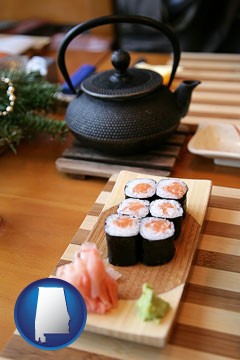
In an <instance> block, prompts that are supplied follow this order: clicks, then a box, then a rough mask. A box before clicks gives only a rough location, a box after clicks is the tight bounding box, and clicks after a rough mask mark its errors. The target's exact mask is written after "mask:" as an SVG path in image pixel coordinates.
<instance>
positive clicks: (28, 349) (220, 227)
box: [0, 175, 240, 360]
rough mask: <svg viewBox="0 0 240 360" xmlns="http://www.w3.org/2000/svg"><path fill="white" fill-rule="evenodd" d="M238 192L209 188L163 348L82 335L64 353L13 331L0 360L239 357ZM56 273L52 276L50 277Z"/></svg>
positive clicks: (93, 212) (99, 205) (94, 211)
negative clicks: (31, 342)
mask: <svg viewBox="0 0 240 360" xmlns="http://www.w3.org/2000/svg"><path fill="white" fill-rule="evenodd" d="M115 181H116V176H115V175H114V176H112V177H111V179H109V181H108V182H107V184H106V186H105V187H104V189H103V190H102V191H101V193H100V194H99V196H98V197H97V199H96V201H95V203H94V205H93V207H92V208H91V209H90V211H89V213H88V215H87V216H86V218H85V220H84V221H83V222H82V224H81V225H80V227H79V229H78V230H77V232H76V234H75V236H74V237H73V239H71V242H70V244H69V246H68V248H67V249H66V251H65V252H64V253H63V255H62V256H61V259H60V261H59V263H58V265H57V266H60V265H61V264H63V263H66V262H69V261H71V259H72V256H73V254H74V252H75V251H76V249H77V248H78V246H79V244H81V243H82V242H83V241H84V240H85V239H86V238H87V236H88V235H89V234H90V232H91V231H92V230H93V227H94V225H95V224H96V222H97V221H98V217H99V214H100V212H101V211H102V209H103V208H104V206H105V204H106V202H107V201H108V199H109V197H110V196H111V192H112V189H113V187H114V185H115ZM239 240H240V189H234V188H227V187H218V186H213V187H212V191H211V195H210V199H209V205H208V209H207V212H206V218H205V221H204V225H203V227H202V230H201V234H200V237H199V243H198V246H197V251H196V252H195V256H194V260H193V263H192V267H191V270H190V273H189V277H188V279H187V284H186V285H185V289H184V293H183V296H182V298H181V303H180V306H179V311H178V313H177V316H176V318H175V324H174V327H173V329H172V332H171V335H170V337H169V341H168V343H167V345H166V346H165V347H164V348H159V347H153V346H148V345H144V344H140V343H135V342H132V341H126V340H123V339H118V338H116V337H112V336H104V335H101V334H96V333H93V332H89V331H84V332H83V333H82V335H81V336H80V337H79V339H77V340H76V341H75V342H74V343H72V344H71V345H69V346H68V347H67V348H66V349H61V350H58V351H54V350H52V351H49V350H48V351H43V350H40V349H37V348H34V347H33V346H31V345H29V344H28V343H27V342H26V341H25V340H24V339H23V338H22V337H21V336H20V335H19V333H18V332H17V331H15V333H14V334H13V335H12V337H11V339H10V341H9V343H8V344H7V345H6V347H5V348H4V349H3V351H2V352H1V354H0V359H3V360H6V359H20V358H21V359H33V358H34V359H35V360H43V359H59V360H61V359H66V358H67V359H79V360H85V359H97V360H110V359H121V360H129V359H131V360H132V359H134V360H146V359H151V360H159V359H163V360H186V359H196V360H209V359H211V360H223V359H224V360H227V359H228V360H231V359H239V358H240V348H239V344H240V313H239V309H240V287H239V283H240V261H239V260H240V247H239ZM54 273H55V270H54V271H53V273H52V275H54Z"/></svg>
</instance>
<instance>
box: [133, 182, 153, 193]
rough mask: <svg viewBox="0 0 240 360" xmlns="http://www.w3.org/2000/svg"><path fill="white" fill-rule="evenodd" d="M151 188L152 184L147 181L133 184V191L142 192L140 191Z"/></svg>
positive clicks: (145, 191)
mask: <svg viewBox="0 0 240 360" xmlns="http://www.w3.org/2000/svg"><path fill="white" fill-rule="evenodd" d="M151 189H152V186H151V185H150V184H148V183H140V184H137V185H135V186H134V188H133V192H134V193H138V194H142V193H148V191H149V190H151Z"/></svg>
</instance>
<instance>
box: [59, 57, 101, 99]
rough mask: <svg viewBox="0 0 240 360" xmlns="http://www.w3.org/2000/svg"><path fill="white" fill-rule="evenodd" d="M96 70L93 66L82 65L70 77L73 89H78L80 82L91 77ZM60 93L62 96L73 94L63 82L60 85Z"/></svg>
mask: <svg viewBox="0 0 240 360" xmlns="http://www.w3.org/2000/svg"><path fill="white" fill-rule="evenodd" d="M95 70H96V67H95V66H94V65H88V64H84V65H82V66H81V67H80V68H79V69H78V70H77V71H75V72H74V73H73V74H72V75H71V76H70V78H71V81H72V84H73V86H74V88H75V89H78V88H79V86H80V84H81V82H82V81H83V80H84V79H86V78H87V77H88V76H89V75H91V74H92V73H93V72H94V71H95ZM62 92H63V93H64V94H73V92H72V90H71V89H70V88H69V86H68V84H67V83H66V82H65V83H63V84H62Z"/></svg>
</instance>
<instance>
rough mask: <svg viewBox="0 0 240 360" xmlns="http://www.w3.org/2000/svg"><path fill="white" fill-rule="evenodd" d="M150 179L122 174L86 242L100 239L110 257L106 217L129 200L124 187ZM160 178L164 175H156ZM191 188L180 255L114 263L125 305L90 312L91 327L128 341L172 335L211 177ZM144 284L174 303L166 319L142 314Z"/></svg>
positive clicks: (158, 340)
mask: <svg viewBox="0 0 240 360" xmlns="http://www.w3.org/2000/svg"><path fill="white" fill-rule="evenodd" d="M142 177H150V176H149V175H146V174H136V173H134V172H129V171H122V172H120V174H119V176H118V178H117V181H116V184H115V186H114V188H113V190H112V192H111V195H110V197H109V198H108V200H107V202H106V204H105V206H104V208H103V210H102V213H101V215H100V217H99V219H98V221H97V223H96V225H95V227H94V229H93V230H92V231H91V232H90V234H89V236H88V237H87V238H86V239H85V240H86V241H91V242H95V243H96V244H97V247H98V248H99V249H100V250H101V252H102V253H103V256H104V257H107V247H106V238H105V231H104V222H105V219H106V217H107V216H108V215H109V214H110V213H113V212H116V207H117V205H119V204H120V202H121V201H122V200H123V199H124V186H125V184H126V183H127V181H129V180H131V179H134V178H142ZM151 178H153V179H155V180H159V179H160V178H159V177H156V176H151ZM184 181H185V182H186V183H187V185H188V187H189V191H188V195H187V215H186V217H185V219H184V222H183V229H182V232H181V235H180V237H179V238H178V239H177V240H176V241H175V246H176V254H175V256H174V258H173V260H171V261H170V262H169V263H167V264H164V265H162V266H154V267H152V266H144V265H142V264H138V265H135V266H128V267H116V266H115V267H114V268H115V269H116V270H117V271H119V272H120V273H121V275H122V276H121V278H120V279H119V280H118V284H119V289H118V294H119V305H118V307H117V308H116V309H114V310H112V311H110V312H109V313H107V314H106V315H104V316H102V315H96V314H88V319H87V325H86V329H87V330H88V331H91V332H94V333H99V334H104V335H108V336H114V337H118V338H122V339H128V340H131V341H136V342H140V343H145V344H148V345H154V346H159V347H163V346H164V345H165V344H166V342H167V339H168V336H169V333H170V330H171V327H172V325H173V322H174V318H175V315H176V312H177V309H178V305H179V302H180V299H181V296H182V292H183V289H184V285H185V283H186V281H187V277H188V273H189V270H190V267H191V264H192V260H193V256H194V253H195V250H196V247H197V243H198V237H199V233H200V230H201V226H202V224H203V220H204V217H205V212H206V209H207V205H208V199H209V195H210V191H211V181H209V180H186V179H184ZM76 249H77V247H76V246H71V247H70V248H69V249H68V251H67V252H66V253H65V256H64V258H65V259H67V260H68V261H70V260H72V256H73V252H74V250H76ZM144 282H147V283H149V284H150V285H151V286H153V288H154V290H155V292H156V293H157V294H159V295H161V297H162V298H164V299H165V300H166V301H168V302H169V303H170V305H171V310H170V312H169V313H168V314H167V316H166V317H165V318H164V320H163V321H162V322H161V324H158V323H156V322H144V321H142V320H141V319H140V318H139V317H138V315H137V309H136V299H138V298H139V296H140V294H141V289H142V284H143V283H144Z"/></svg>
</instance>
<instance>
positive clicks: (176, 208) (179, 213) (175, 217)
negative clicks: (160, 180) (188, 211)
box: [150, 199, 183, 239]
mask: <svg viewBox="0 0 240 360" xmlns="http://www.w3.org/2000/svg"><path fill="white" fill-rule="evenodd" d="M150 214H151V216H155V217H158V218H162V219H167V220H170V221H172V222H173V223H174V226H175V234H174V238H175V239H177V238H178V237H179V235H180V232H181V227H182V221H183V208H182V205H181V204H180V203H179V202H178V201H176V200H166V199H158V200H154V201H152V202H151V204H150Z"/></svg>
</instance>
